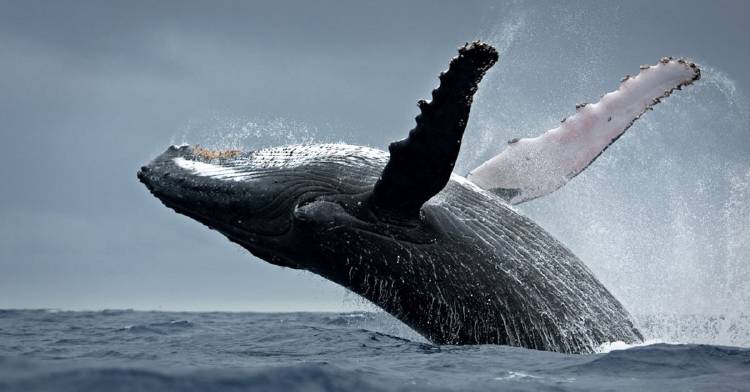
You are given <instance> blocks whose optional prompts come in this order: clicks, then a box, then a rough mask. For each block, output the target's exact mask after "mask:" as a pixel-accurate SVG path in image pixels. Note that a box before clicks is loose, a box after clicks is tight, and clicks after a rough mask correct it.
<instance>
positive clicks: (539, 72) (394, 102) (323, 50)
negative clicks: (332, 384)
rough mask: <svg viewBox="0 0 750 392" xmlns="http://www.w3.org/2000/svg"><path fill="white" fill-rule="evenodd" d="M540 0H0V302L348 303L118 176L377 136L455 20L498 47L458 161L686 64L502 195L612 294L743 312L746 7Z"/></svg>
mask: <svg viewBox="0 0 750 392" xmlns="http://www.w3.org/2000/svg"><path fill="white" fill-rule="evenodd" d="M563 3H564V5H559V4H558V2H534V3H530V4H527V3H525V2H520V1H516V2H501V1H452V2H451V1H379V2H374V1H369V2H365V1H358V2H355V1H315V2H309V1H297V2H292V1H265V2H254V1H243V2H240V1H237V2H226V1H206V2H191V1H174V2H171V1H159V2H153V1H144V2H139V1H128V2H103V1H91V2H77V1H59V2H53V1H47V2H37V1H0V136H2V138H1V139H0V146H1V148H2V154H0V178H2V182H1V183H0V184H1V185H0V308H8V307H11V308H63V309H102V308H136V309H185V310H339V309H350V308H356V307H360V306H362V305H361V303H359V302H358V301H357V300H356V298H354V297H353V296H351V295H346V294H345V293H344V290H343V289H341V288H339V287H336V286H334V285H333V284H331V283H328V282H327V281H324V280H323V279H321V278H317V277H315V276H313V275H312V274H309V273H305V272H299V271H293V270H289V269H283V268H279V267H275V266H271V265H269V264H266V263H265V262H262V261H261V260H259V259H256V258H255V257H253V256H252V255H250V254H249V253H247V252H246V251H244V250H242V249H240V248H239V247H238V246H236V245H234V244H231V243H230V242H229V241H227V240H226V239H224V238H223V237H222V236H221V235H220V234H218V233H216V232H212V231H209V230H207V229H206V228H205V227H204V226H202V225H200V224H198V223H196V222H194V221H191V220H190V219H188V218H186V217H183V216H180V215H177V214H175V213H174V212H173V211H171V210H169V209H167V208H164V207H163V206H162V205H161V204H160V203H159V202H158V201H157V200H156V199H155V198H153V197H152V196H151V195H150V194H149V193H148V192H147V191H146V190H145V188H144V187H143V186H142V185H141V184H139V183H138V181H137V179H136V177H135V174H136V171H137V169H138V168H139V167H140V166H141V165H142V164H144V163H146V162H148V161H149V160H150V159H151V158H153V157H154V156H156V155H157V154H159V153H160V152H162V151H163V150H164V149H165V148H166V147H167V146H168V145H169V144H170V143H173V142H188V143H202V144H207V145H211V146H217V147H222V146H229V145H232V146H241V147H244V148H251V149H252V148H258V147H263V146H270V145H274V144H279V143H290V142H301V141H309V140H313V141H346V142H348V143H351V144H363V145H369V146H373V147H378V148H385V147H386V146H387V144H388V143H389V142H390V141H392V140H395V139H399V138H402V137H404V136H405V135H406V133H407V132H408V130H409V129H410V128H411V127H412V126H413V118H414V116H415V115H416V113H417V108H416V106H415V102H416V101H417V100H418V99H420V98H426V97H428V96H429V92H430V91H431V89H432V88H434V87H435V86H436V84H437V75H438V73H439V72H440V71H441V70H442V69H444V68H445V67H446V66H447V63H448V61H449V60H450V58H451V57H452V56H453V55H454V54H455V50H456V48H457V47H458V46H459V45H461V44H463V43H464V42H466V41H470V40H474V39H477V38H480V39H483V40H487V41H490V42H492V43H494V44H495V45H496V46H497V48H498V49H499V51H500V62H499V63H498V65H497V66H496V67H495V68H494V69H493V70H492V71H491V72H490V74H489V75H488V77H487V78H486V80H485V82H484V83H483V84H482V85H481V87H480V92H479V95H478V96H477V101H476V105H475V107H474V108H473V111H472V118H471V120H470V123H469V127H468V129H467V137H466V142H465V143H464V144H463V146H464V147H463V148H464V151H462V155H461V161H460V165H459V170H460V171H461V173H462V174H465V172H466V171H467V170H469V169H471V168H472V167H474V166H476V165H478V164H479V163H481V162H482V161H483V160H484V159H487V158H489V157H491V156H492V155H493V154H496V153H498V152H499V151H500V150H501V149H502V146H503V143H504V142H505V141H506V140H508V139H511V138H513V137H518V136H532V135H535V134H538V133H541V132H542V131H544V130H546V129H548V128H552V127H554V126H555V124H556V123H557V122H558V121H559V120H560V119H561V118H563V117H565V116H566V115H569V114H571V113H572V112H573V107H574V105H575V104H576V103H578V102H582V101H595V100H596V99H598V97H599V96H601V94H603V93H605V92H606V91H609V90H612V89H614V88H616V86H617V82H618V81H619V79H620V78H621V77H622V76H623V75H624V74H626V73H636V72H638V66H639V65H641V64H645V63H655V62H657V61H658V59H659V58H660V57H662V56H665V55H674V56H689V57H691V58H693V59H695V60H696V61H698V62H699V63H701V64H702V65H705V67H704V76H705V77H704V80H703V81H702V84H701V85H700V86H696V87H695V88H693V89H691V90H690V91H686V92H684V94H677V95H676V96H674V97H672V98H670V99H669V100H667V101H666V102H665V103H663V104H662V105H660V106H659V107H657V110H655V111H654V112H653V113H649V114H648V116H647V117H648V118H646V119H644V120H643V121H639V123H638V124H636V126H635V127H633V129H631V130H630V131H628V134H627V136H626V137H624V138H622V139H621V141H618V144H617V145H615V146H614V147H613V148H612V149H610V150H609V151H607V153H606V156H603V157H602V158H601V159H600V160H599V161H597V162H596V164H595V165H593V166H592V168H590V169H589V170H587V171H586V173H584V174H583V175H582V176H580V177H579V178H577V179H576V180H574V181H573V182H572V183H571V184H570V186H567V187H566V188H565V189H563V190H561V191H560V192H558V193H556V194H555V195H552V196H551V197H549V198H545V199H542V200H538V201H534V202H532V203H528V205H526V206H523V207H522V208H521V209H522V210H523V211H525V212H526V213H528V214H530V215H531V216H532V217H533V218H534V219H536V220H537V221H539V222H540V223H541V224H542V225H543V226H544V227H546V228H548V229H549V230H550V231H551V232H552V233H553V234H554V235H556V236H558V237H559V238H560V239H561V240H563V242H565V243H566V244H568V245H569V246H570V247H571V248H572V249H573V250H574V251H575V252H576V253H577V254H578V255H579V256H580V257H581V258H582V259H583V260H584V261H585V262H586V263H587V264H588V265H589V266H590V267H591V268H592V270H594V272H595V273H596V274H597V276H599V277H600V278H601V279H602V281H603V282H604V283H605V284H606V285H607V286H608V287H609V288H610V289H611V290H612V291H613V292H614V293H615V294H616V295H617V296H618V298H621V299H622V300H623V302H624V303H625V304H626V306H629V307H630V308H631V310H632V308H633V307H635V308H637V309H636V311H638V310H643V311H648V310H649V309H651V308H649V306H653V308H654V309H656V310H664V309H673V308H679V309H683V310H684V309H689V308H690V307H692V306H693V305H690V304H689V303H688V302H685V301H684V300H682V299H681V298H684V297H685V296H686V295H689V294H690V293H695V290H702V291H700V292H701V293H706V294H705V295H706V296H707V298H708V299H705V300H704V301H703V302H701V303H702V304H704V305H705V306H714V305H713V304H715V303H716V301H717V300H725V299H726V298H727V295H729V294H727V293H733V294H731V295H733V296H734V297H732V298H729V299H726V301H725V302H726V303H727V306H740V307H742V306H744V307H745V308H747V306H748V305H750V304H748V302H747V300H748V299H750V292H747V291H742V290H740V289H738V287H740V285H739V282H741V278H742V279H744V278H743V277H745V278H747V277H750V274H749V273H748V270H749V269H750V267H747V264H748V263H747V261H748V258H747V257H748V254H750V253H748V252H749V251H750V246H749V245H748V241H750V240H748V239H747V238H750V232H748V231H747V230H746V227H747V225H748V223H747V222H748V221H747V220H744V219H745V218H750V213H748V203H750V200H749V197H750V196H748V195H750V190H748V189H747V185H746V182H745V183H744V184H745V185H742V184H743V181H747V180H750V159H749V158H748V156H749V155H750V130H749V129H748V110H749V109H748V106H747V103H748V101H747V99H746V96H745V94H746V92H748V91H750V74H748V64H750V50H748V49H747V48H748V38H750V23H748V22H747V20H748V17H749V16H750V13H749V12H748V11H750V5H749V4H750V3H747V2H744V1H718V2H716V1H713V2H706V1H659V2H653V1H637V2H619V1H617V2H615V1H592V2H574V1H566V2H563ZM743 176H744V177H743ZM743 179H744V180H743ZM743 186H744V188H743ZM742 214H747V215H742ZM743 230H745V231H743ZM745 235H747V236H746V237H744V236H745ZM719 237H720V238H719ZM707 274H709V275H707ZM706 276H715V277H716V279H713V280H712V279H708V278H706ZM719 280H720V281H721V282H719V283H716V281H719ZM745 282H746V281H745ZM716 285H720V287H718V286H716ZM717 287H718V288H717ZM738 290H739V292H738ZM716 293H719V294H716ZM647 295H651V296H652V298H656V300H654V301H652V302H653V303H654V304H653V305H651V304H649V301H646V300H645V299H643V298H644V297H645V296H647Z"/></svg>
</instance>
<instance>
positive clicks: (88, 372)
mask: <svg viewBox="0 0 750 392" xmlns="http://www.w3.org/2000/svg"><path fill="white" fill-rule="evenodd" d="M397 335H399V336H397ZM612 347H616V345H614V346H611V347H609V348H604V352H602V353H599V354H593V355H564V354H557V353H550V352H543V351H535V350H526V349H521V348H513V347H506V346H493V345H480V346H438V345H433V344H430V343H428V342H426V341H424V340H423V339H421V338H420V337H419V336H418V335H416V334H414V333H413V332H411V331H409V330H408V329H406V328H405V327H403V326H400V325H399V324H398V323H397V322H395V321H393V319H391V318H390V317H389V316H387V315H385V314H383V313H376V312H354V313H223V312H210V313H181V312H141V311H129V310H125V311H120V310H116V311H97V312H67V311H48V310H0V391H90V390H92V391H93V390H95V391H240V390H242V391H247V390H251V391H290V390H300V391H495V390H497V391H504V390H521V391H537V390H555V391H600V390H611V391H633V390H639V391H661V392H663V391H688V390H694V391H700V390H711V391H744V390H750V349H748V348H740V347H730V346H717V345H696V344H663V343H660V344H651V345H644V346H637V347H630V348H627V349H623V350H618V349H612Z"/></svg>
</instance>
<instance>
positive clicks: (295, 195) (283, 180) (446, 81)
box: [138, 42, 694, 353]
mask: <svg viewBox="0 0 750 392" xmlns="http://www.w3.org/2000/svg"><path fill="white" fill-rule="evenodd" d="M497 58H498V56H497V53H496V52H495V50H494V49H493V48H492V47H490V46H489V45H487V44H484V43H480V42H474V43H471V44H467V45H466V46H464V47H463V48H461V49H459V56H458V57H456V58H454V59H453V61H452V62H451V64H450V67H449V69H448V70H447V71H446V72H444V73H442V74H441V76H440V82H441V83H440V87H439V88H437V89H436V90H434V91H433V94H432V100H431V101H430V102H427V101H420V102H419V107H420V110H421V114H420V115H419V116H418V117H417V119H416V120H417V126H416V127H415V128H414V129H413V130H412V131H411V132H410V133H409V137H407V138H406V139H404V140H401V141H398V142H394V143H392V144H391V146H390V147H389V152H385V151H381V150H377V149H373V148H369V147H361V146H352V145H346V144H310V145H296V146H282V147H275V148H268V149H262V150H257V151H247V152H243V151H236V150H228V151H212V150H207V149H204V148H201V147H199V146H188V145H185V146H172V147H170V148H168V149H167V151H166V152H165V153H163V154H162V155H160V156H159V157H157V158H156V159H154V160H153V161H152V162H151V163H149V164H148V165H146V166H144V167H142V168H141V170H140V171H139V173H138V177H139V179H140V180H141V181H142V182H143V183H144V184H145V185H146V186H147V187H148V189H149V190H150V191H151V192H152V193H153V194H154V195H155V196H156V197H157V198H159V199H160V200H161V201H162V202H163V203H164V204H165V205H166V206H167V207H169V208H172V209H174V210H175V211H176V212H178V213H180V214H183V215H186V216H188V217H190V218H193V219H195V220H197V221H199V222H201V223H203V224H205V225H207V226H208V227H210V228H212V229H214V230H217V231H219V232H220V233H222V234H223V235H225V236H226V237H227V238H228V239H229V240H230V241H232V242H235V243H237V244H239V245H240V246H242V247H243V248H245V249H247V250H249V251H250V252H251V253H253V254H254V255H256V256H258V257H259V258H261V259H264V260H266V261H267V262H269V263H272V264H275V265H279V266H282V267H288V268H294V269H302V270H307V271H310V272H312V273H315V274H318V275H320V276H322V277H324V278H326V279H328V280H331V281H333V282H335V283H337V284H339V285H341V286H344V287H346V288H348V289H349V290H351V291H353V292H355V293H357V294H359V295H361V296H362V297H364V298H366V299H368V300H369V301H371V302H372V303H374V304H376V305H377V306H379V307H380V308H382V309H383V310H385V311H387V312H388V313H390V314H392V315H393V316H395V317H396V318H398V319H400V320H401V321H403V322H404V323H405V324H407V325H408V326H410V327H411V328H413V329H414V330H415V331H417V332H418V333H420V334H422V335H423V336H424V337H425V338H427V339H428V340H430V341H432V342H434V343H439V344H504V345H512V346H520V347H526V348H531V349H539V350H549V351H557V352H564V353H588V352H592V351H593V350H595V349H596V347H598V346H599V345H601V344H602V343H605V342H611V341H624V342H628V343H634V342H637V341H640V340H642V336H641V334H640V333H639V331H638V329H637V328H636V327H635V325H634V323H633V321H632V319H631V317H630V315H629V314H628V312H627V311H626V310H625V309H624V308H623V306H622V305H621V304H620V302H619V301H618V300H617V299H616V298H615V297H614V296H612V295H611V294H610V293H609V291H608V290H607V289H606V288H605V287H604V286H603V285H602V284H601V283H600V282H599V281H598V280H597V279H596V278H595V277H594V275H593V274H592V273H591V271H590V270H589V269H588V268H587V267H586V266H585V264H584V263H583V262H582V261H581V260H580V259H578V258H577V257H576V256H575V255H574V254H573V253H572V252H571V251H570V250H569V249H568V248H566V247H565V246H564V245H563V244H561V243H560V242H559V241H557V240H556V239H554V238H553V237H552V236H551V235H550V234H548V233H547V232H546V231H544V229H542V228H541V227H540V226H539V225H537V224H536V223H534V222H533V221H531V220H530V219H529V218H527V217H525V216H523V215H522V214H520V213H519V212H518V211H516V210H515V209H514V207H513V206H512V204H511V203H512V202H513V201H517V200H520V199H524V198H523V197H522V198H520V199H519V195H521V196H523V195H527V194H528V195H532V196H533V197H538V196H539V195H540V193H542V194H543V193H544V191H539V189H540V188H539V187H537V188H533V192H530V191H529V189H531V188H529V187H524V184H516V183H513V182H512V181H510V182H509V180H507V177H508V176H506V177H503V179H502V181H504V182H499V181H500V180H495V179H493V177H492V175H491V172H492V171H493V170H512V168H507V167H504V166H502V165H507V164H505V163H502V162H507V161H508V160H507V159H504V160H503V159H500V160H497V159H496V160H495V161H493V162H490V163H488V164H485V165H484V166H482V167H480V168H481V169H482V170H479V171H478V174H474V175H476V176H477V178H478V179H479V181H476V182H473V181H470V180H467V179H466V178H464V177H462V176H460V175H457V174H455V173H453V165H454V164H455V160H456V158H457V156H458V152H459V149H460V145H461V137H462V135H463V132H464V129H465V126H466V122H467V120H468V116H469V108H470V106H471V102H472V96H473V94H474V92H475V91H476V89H477V87H478V84H479V82H480V80H481V78H482V77H483V75H484V74H485V72H486V71H487V70H488V69H489V68H490V67H491V66H492V65H493V64H494V63H495V61H496V60H497ZM670 61H671V60H670ZM664 64H666V63H664ZM680 64H687V63H680ZM686 67H687V69H690V66H689V65H686ZM690 80H691V81H692V80H694V79H690ZM675 83H676V84H675V86H678V85H679V86H682V85H684V84H687V83H686V82H685V80H682V79H680V80H677V81H676V82H675ZM680 83H682V84H680ZM675 86H673V87H675ZM631 90H632V89H631ZM663 92H664V91H662V93H663ZM670 92H671V91H670ZM644 102H645V103H644V104H645V105H646V106H649V105H651V104H653V99H652V100H651V101H648V102H646V101H644ZM631 103H632V102H631ZM610 106H616V105H610ZM615 109H616V108H614V107H609V108H608V110H610V111H612V112H616V110H615ZM644 110H645V109H644ZM636 112H637V113H636ZM634 113H635V115H638V116H640V114H641V113H642V112H638V110H635V111H634ZM597 115H601V113H598V114H597ZM632 115H633V114H631V116H632ZM584 120H585V118H584ZM621 120H622V119H618V121H621ZM610 122H611V121H607V122H606V123H610ZM587 123H592V122H590V121H589V122H587ZM593 123H595V122H593ZM623 124H625V125H626V126H629V123H627V124H626V123H623ZM625 125H623V126H625ZM584 128H585V127H582V126H579V127H576V128H575V129H574V131H576V132H577V135H584V136H581V137H585V134H586V132H584V131H585V129H584ZM563 131H564V130H563ZM623 132H624V130H623ZM620 134H621V132H620ZM612 137H613V138H616V137H619V134H617V135H614V136H612ZM563 139H564V138H563ZM539 143H542V144H543V143H544V140H542V141H541V142H538V143H537V144H539ZM597 143H599V144H601V143H600V142H597ZM584 144H585V143H584ZM527 145H533V143H527ZM606 145H608V144H605V145H603V146H602V147H601V148H600V150H602V149H603V148H606ZM587 146H588V147H590V146H591V143H589V144H588V145H587ZM569 152H570V151H569ZM571 154H572V153H570V154H567V155H566V154H562V155H563V158H561V159H560V162H558V164H555V165H552V166H553V167H555V168H557V169H559V170H563V171H567V169H566V168H565V165H574V166H575V167H578V166H581V160H580V159H578V160H574V162H572V163H569V162H570V161H571V159H570V155H571ZM572 155H576V154H572ZM589 155H591V156H589V157H588V158H586V159H588V160H589V161H588V163H590V161H592V160H593V159H595V157H596V156H598V154H593V155H592V154H589ZM529 160H530V159H528V157H527V159H526V161H529ZM548 160H549V159H547V160H545V162H546V161H548ZM497 162H501V163H502V164H498V163H497ZM584 166H585V165H584ZM527 167H528V165H527ZM561 167H562V169H560V168H561ZM580 170H582V169H580ZM580 170H579V172H580ZM575 174H577V172H576V173H575ZM534 175H537V176H543V173H542V174H539V173H536V174H534ZM527 182H528V181H527ZM478 183H486V184H489V185H488V186H485V187H480V185H478ZM557 183H559V180H556V182H555V184H557ZM498 184H499V185H498ZM516 185H518V186H516ZM557 187H559V186H557ZM548 188H550V189H551V188H554V189H556V188H555V187H548ZM554 189H551V190H550V191H548V192H551V191H552V190H554ZM548 192H547V193H548ZM530 198H532V197H526V199H530Z"/></svg>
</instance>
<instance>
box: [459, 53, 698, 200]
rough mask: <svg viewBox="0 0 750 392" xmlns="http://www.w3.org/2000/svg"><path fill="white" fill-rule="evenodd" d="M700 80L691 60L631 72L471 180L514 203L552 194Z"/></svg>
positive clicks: (517, 143)
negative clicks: (669, 99)
mask: <svg viewBox="0 0 750 392" xmlns="http://www.w3.org/2000/svg"><path fill="white" fill-rule="evenodd" d="M699 78H700V70H699V69H698V67H697V66H696V65H695V64H693V63H691V62H689V61H686V60H683V59H679V60H675V59H671V58H663V59H662V60H661V61H660V62H659V64H657V65H653V66H641V72H640V73H639V74H638V75H637V76H635V77H631V76H626V77H625V78H624V79H623V81H622V83H621V84H620V87H619V88H618V89H617V90H616V91H613V92H610V93H608V94H606V95H604V96H603V97H602V99H601V100H600V101H599V102H597V103H594V104H579V105H577V106H576V113H575V114H574V115H572V116H570V117H568V118H566V119H564V120H563V122H562V124H561V125H560V126H559V127H557V128H554V129H550V130H548V131H547V132H545V133H543V134H542V135H540V136H537V137H534V138H524V139H513V140H511V141H509V142H508V145H507V146H506V147H505V149H504V150H503V151H502V152H501V153H500V154H498V155H497V156H495V157H494V158H492V159H490V160H488V161H486V162H484V163H483V164H482V165H480V166H479V167H477V168H476V169H474V170H472V171H471V172H470V173H469V175H468V176H467V178H468V179H469V180H470V181H472V182H474V183H475V184H477V185H479V186H480V187H481V188H483V189H486V190H489V191H492V192H494V193H496V194H498V195H500V196H501V197H503V198H504V199H506V200H507V201H508V202H510V203H512V204H519V203H522V202H525V201H528V200H531V199H535V198H537V197H540V196H544V195H546V194H549V193H552V192H554V191H555V190H557V189H559V188H560V187H562V186H563V185H565V184H566V183H567V182H568V181H570V180H571V179H572V178H573V177H575V176H576V175H578V173H580V172H582V171H583V170H584V169H586V167H588V166H589V165H590V164H591V163H592V162H593V161H594V160H595V159H596V158H597V157H598V156H599V155H600V154H601V153H602V152H604V150H606V149H607V147H609V145H611V144H612V143H613V142H615V141H616V140H617V139H618V138H619V137H620V136H622V134H623V133H624V132H625V131H626V130H627V129H628V128H630V126H631V125H632V124H633V122H635V120H637V119H638V118H640V117H641V115H643V114H644V113H645V112H646V111H648V110H650V109H651V108H652V107H653V106H654V105H656V104H657V103H659V102H661V100H662V99H663V98H665V97H668V96H670V95H671V94H672V92H673V91H674V90H680V89H681V88H682V87H683V86H686V85H689V84H692V82H693V81H695V80H698V79H699Z"/></svg>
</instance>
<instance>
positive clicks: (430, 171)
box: [369, 41, 498, 219]
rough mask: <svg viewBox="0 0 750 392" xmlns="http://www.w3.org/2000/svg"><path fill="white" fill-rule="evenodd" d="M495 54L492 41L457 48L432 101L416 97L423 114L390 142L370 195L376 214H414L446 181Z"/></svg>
mask: <svg viewBox="0 0 750 392" xmlns="http://www.w3.org/2000/svg"><path fill="white" fill-rule="evenodd" d="M497 59H498V55H497V52H496V51H495V49H494V48H493V47H491V46H490V45H487V44H485V43H481V42H478V41H477V42H473V43H471V44H466V45H465V46H464V47H462V48H460V49H459V50H458V56H457V57H455V58H453V60H452V61H451V63H450V66H449V67H448V70H447V71H445V72H443V73H441V74H440V86H439V87H438V88H437V89H435V90H433V91H432V101H431V102H427V101H424V100H421V101H419V102H418V106H419V109H420V111H421V114H419V115H418V116H417V117H416V119H415V120H416V122H417V125H416V127H415V128H414V129H412V130H411V132H409V136H408V137H407V138H406V139H403V140H400V141H397V142H393V143H391V145H390V146H389V147H388V150H389V151H390V160H389V161H388V164H387V165H386V167H385V169H383V173H382V174H381V177H380V179H379V180H378V182H377V183H376V184H375V188H374V190H373V192H372V194H371V196H370V198H369V205H370V207H371V208H372V210H373V211H374V212H375V213H376V214H378V215H381V216H382V215H385V216H387V217H393V218H397V219H417V218H418V217H419V210H420V208H421V207H422V204H424V203H425V202H426V201H427V200H429V199H430V198H431V197H432V196H434V195H435V194H437V193H438V192H440V190H441V189H443V187H445V185H446V184H447V183H448V180H449V179H450V175H451V173H452V172H453V166H454V164H455V162H456V158H457V157H458V152H459V149H460V147H461V138H462V137H463V133H464V129H465V128H466V123H467V121H468V118H469V109H470V107H471V103H472V100H473V96H474V93H475V92H476V90H477V87H478V85H479V82H480V81H481V80H482V77H483V76H484V74H485V72H487V70H488V69H489V68H490V67H492V65H493V64H495V62H496V61H497Z"/></svg>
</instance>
